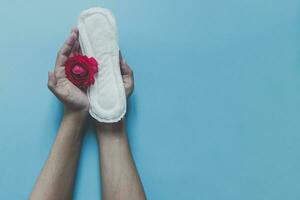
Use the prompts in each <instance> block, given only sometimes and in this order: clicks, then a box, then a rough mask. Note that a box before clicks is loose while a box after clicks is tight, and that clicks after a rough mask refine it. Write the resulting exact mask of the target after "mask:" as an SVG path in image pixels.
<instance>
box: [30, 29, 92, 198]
mask: <svg viewBox="0 0 300 200" xmlns="http://www.w3.org/2000/svg"><path fill="white" fill-rule="evenodd" d="M74 52H77V53H79V43H78V30H77V29H73V30H72V31H71V34H70V36H69V37H68V39H67V40H66V41H65V43H64V44H63V46H62V48H61V49H60V51H59V52H58V54H57V59H56V64H55V69H54V71H53V72H49V73H48V76H49V79H48V88H49V89H50V90H51V91H52V92H53V93H54V94H55V95H56V96H57V98H58V99H60V101H61V102H62V103H63V104H64V115H63V118H62V121H61V124H60V128H59V130H58V133H57V136H56V139H55V142H54V144H53V147H52V149H51V152H50V154H49V156H48V160H47V161H46V163H45V165H44V167H43V169H42V171H41V173H40V176H39V177H38V180H37V182H36V184H35V186H34V188H33V190H32V193H31V196H30V199H31V200H40V199H43V200H54V199H55V200H60V199H64V200H65V199H72V194H73V187H74V182H75V177H76V170H77V165H78V160H79V155H80V148H81V143H82V140H83V128H84V124H85V121H86V118H87V116H88V108H89V101H88V98H87V96H86V94H85V92H83V91H81V90H80V89H78V88H77V87H76V86H74V85H73V84H72V83H71V82H70V81H69V80H68V79H67V78H66V75H65V70H64V66H63V65H64V63H65V61H66V60H67V58H68V57H69V56H71V55H72V53H74Z"/></svg>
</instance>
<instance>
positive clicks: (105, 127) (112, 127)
mask: <svg viewBox="0 0 300 200" xmlns="http://www.w3.org/2000/svg"><path fill="white" fill-rule="evenodd" d="M95 126H96V132H97V135H98V136H101V135H116V136H117V135H121V133H123V132H124V130H125V120H124V119H121V120H120V121H118V122H115V123H103V122H96V124H95Z"/></svg>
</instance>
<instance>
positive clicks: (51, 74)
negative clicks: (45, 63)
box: [48, 71, 57, 90]
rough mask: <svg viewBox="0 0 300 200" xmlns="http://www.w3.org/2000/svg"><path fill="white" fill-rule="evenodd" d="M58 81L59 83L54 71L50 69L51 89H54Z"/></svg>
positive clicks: (49, 86)
mask: <svg viewBox="0 0 300 200" xmlns="http://www.w3.org/2000/svg"><path fill="white" fill-rule="evenodd" d="M56 83H57V80H56V77H55V74H54V72H52V71H49V72H48V88H49V89H50V90H53V89H54V88H55V86H56Z"/></svg>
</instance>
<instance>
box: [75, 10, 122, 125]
mask: <svg viewBox="0 0 300 200" xmlns="http://www.w3.org/2000/svg"><path fill="white" fill-rule="evenodd" d="M78 29H79V42H80V46H81V50H82V53H83V55H87V56H88V57H94V58H95V59H96V60H97V62H98V64H99V71H98V74H97V75H96V77H95V84H94V85H92V86H90V87H89V89H88V91H87V95H88V98H89V101H90V110H89V112H90V115H91V116H92V117H93V118H95V119H96V120H98V121H99V122H106V123H112V122H117V121H119V120H121V119H122V117H123V116H124V115H125V113H126V95H125V90H124V86H123V80H122V76H121V72H120V63H119V46H118V33H117V26H116V20H115V18H114V16H113V15H112V13H111V12H110V11H109V10H108V9H105V8H99V7H96V8H90V9H88V10H85V11H83V12H82V13H81V14H80V16H79V21H78Z"/></svg>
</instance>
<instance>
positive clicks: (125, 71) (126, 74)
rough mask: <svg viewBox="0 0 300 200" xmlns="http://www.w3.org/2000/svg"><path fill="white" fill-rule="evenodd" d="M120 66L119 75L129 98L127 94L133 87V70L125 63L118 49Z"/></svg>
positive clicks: (127, 95)
mask: <svg viewBox="0 0 300 200" xmlns="http://www.w3.org/2000/svg"><path fill="white" fill-rule="evenodd" d="M120 68H121V75H122V79H123V84H124V88H125V93H126V97H127V98H129V96H130V95H131V94H132V92H133V89H134V78H133V71H132V69H131V68H130V67H129V65H128V64H127V63H126V61H125V59H124V58H123V57H122V53H121V51H120Z"/></svg>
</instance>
